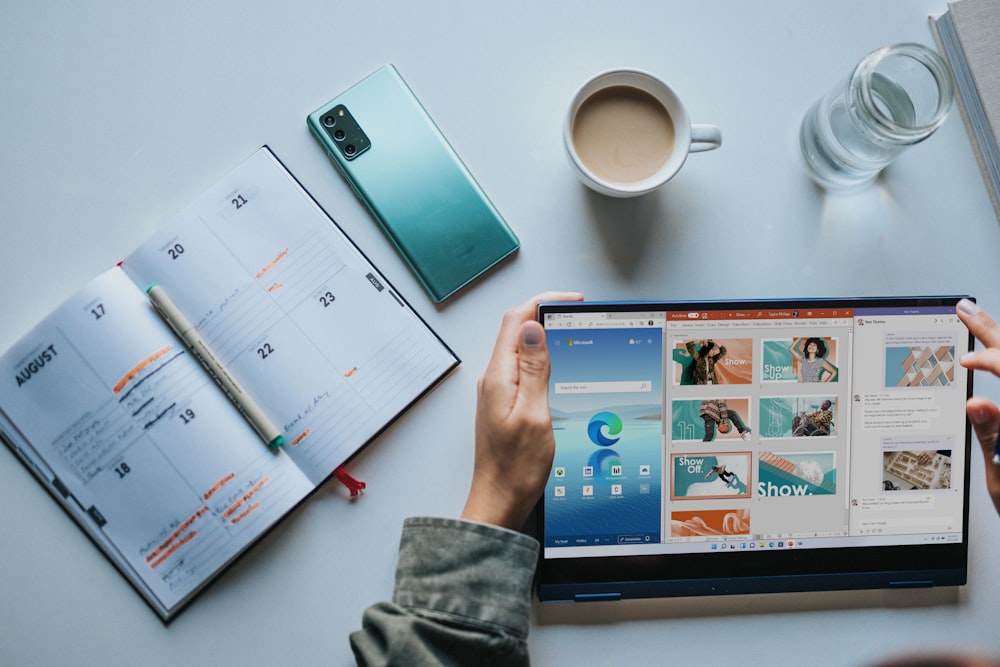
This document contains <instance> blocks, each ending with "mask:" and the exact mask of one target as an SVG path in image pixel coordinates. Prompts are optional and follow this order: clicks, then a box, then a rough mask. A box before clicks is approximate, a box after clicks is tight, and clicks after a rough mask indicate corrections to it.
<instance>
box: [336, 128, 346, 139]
mask: <svg viewBox="0 0 1000 667" xmlns="http://www.w3.org/2000/svg"><path fill="white" fill-rule="evenodd" d="M346 137H347V132H344V131H343V130H339V129H338V130H337V131H335V132H334V133H333V138H334V139H336V140H337V141H343V140H344V139H345V138H346Z"/></svg>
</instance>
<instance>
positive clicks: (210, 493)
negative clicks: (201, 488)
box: [201, 473, 236, 502]
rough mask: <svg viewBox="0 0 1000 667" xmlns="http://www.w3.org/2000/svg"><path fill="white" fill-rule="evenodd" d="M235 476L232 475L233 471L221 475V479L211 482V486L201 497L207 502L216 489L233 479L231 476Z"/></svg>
mask: <svg viewBox="0 0 1000 667" xmlns="http://www.w3.org/2000/svg"><path fill="white" fill-rule="evenodd" d="M235 477H236V475H234V474H233V473H229V474H228V475H226V476H225V477H223V478H222V479H220V480H219V481H218V482H216V483H215V484H213V485H212V488H211V489H209V490H208V491H206V492H205V495H203V496H202V497H201V499H202V500H204V501H205V502H208V499H209V498H211V497H212V496H214V495H215V493H216V491H218V490H219V489H221V488H222V487H223V485H225V484H226V483H228V482H231V481H233V478H235Z"/></svg>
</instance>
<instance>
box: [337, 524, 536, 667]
mask: <svg viewBox="0 0 1000 667" xmlns="http://www.w3.org/2000/svg"><path fill="white" fill-rule="evenodd" d="M538 548H539V547H538V543H537V542H536V541H535V540H533V539H531V538H530V537H528V536H526V535H523V534H521V533H517V532H514V531H509V530H505V529H501V528H496V527H494V526H488V525H485V524H479V523H473V522H468V521H458V520H453V519H433V518H413V519H407V521H406V522H405V524H404V527H403V535H402V539H401V541H400V551H399V565H398V568H397V571H396V587H395V591H394V593H393V599H392V602H383V603H379V604H377V605H373V606H372V607H369V608H368V610H367V611H366V612H365V615H364V618H363V621H362V629H361V630H359V631H357V632H355V633H353V634H352V635H351V646H352V648H353V650H354V653H355V656H356V658H357V660H358V663H359V664H365V665H368V664H372V665H379V664H397V663H398V664H407V665H420V664H440V663H449V662H450V663H454V664H465V663H475V664H490V665H492V664H496V665H520V664H528V653H527V636H528V624H529V620H530V612H531V584H532V579H533V576H534V571H535V564H536V562H537V557H538Z"/></svg>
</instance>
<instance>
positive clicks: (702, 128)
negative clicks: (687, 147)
mask: <svg viewBox="0 0 1000 667" xmlns="http://www.w3.org/2000/svg"><path fill="white" fill-rule="evenodd" d="M721 145H722V130H720V129H719V128H718V127H716V126H715V125H699V124H696V123H692V124H691V152H692V153H701V152H702V151H711V150H715V149H716V148H718V147H719V146H721Z"/></svg>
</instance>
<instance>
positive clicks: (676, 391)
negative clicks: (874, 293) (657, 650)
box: [537, 296, 973, 602]
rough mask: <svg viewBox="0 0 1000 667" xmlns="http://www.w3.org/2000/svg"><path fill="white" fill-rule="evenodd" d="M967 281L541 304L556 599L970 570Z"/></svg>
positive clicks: (867, 583)
mask: <svg viewBox="0 0 1000 667" xmlns="http://www.w3.org/2000/svg"><path fill="white" fill-rule="evenodd" d="M960 298H961V297H958V296H947V297H920V298H917V297H906V298H899V297H893V298H844V299H788V300H762V301H712V302H702V303H698V302H628V303H624V302H614V303H587V302H582V303H580V302H578V303H543V304H541V305H540V306H539V308H538V319H539V321H540V322H541V323H542V325H543V326H544V328H545V332H546V339H547V344H548V349H549V353H550V355H551V360H552V372H551V379H550V382H549V403H550V408H551V412H552V423H553V430H554V435H555V441H556V450H555V458H554V461H553V465H552V471H551V473H550V476H549V479H548V482H547V485H546V488H545V493H544V497H543V499H542V501H541V502H540V505H539V512H538V513H537V514H538V522H539V524H538V530H539V535H540V540H541V542H542V555H541V561H540V564H539V569H538V584H537V585H538V596H539V598H540V600H542V601H543V602H551V601H590V600H616V599H625V598H647V597H671V596H695V595H709V594H711V595H715V594H743V593H765V592H789V591H819V590H845V589H871V588H908V587H918V586H919V587H923V586H956V585H962V584H965V582H966V567H967V555H968V545H969V535H968V518H969V452H970V442H971V429H970V425H969V423H968V421H967V419H966V415H965V401H966V399H967V398H968V397H969V396H970V395H971V391H972V375H971V373H969V372H968V371H966V369H964V368H963V367H962V366H961V365H960V364H959V363H958V358H959V357H960V356H961V355H962V354H964V353H965V352H967V351H969V350H971V349H972V347H973V339H972V336H971V335H970V334H969V332H968V330H967V329H966V328H965V326H964V325H963V324H962V322H961V321H960V320H959V319H958V317H957V316H956V314H955V304H956V302H957V301H958V300H959V299H960Z"/></svg>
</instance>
